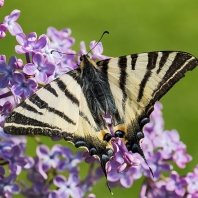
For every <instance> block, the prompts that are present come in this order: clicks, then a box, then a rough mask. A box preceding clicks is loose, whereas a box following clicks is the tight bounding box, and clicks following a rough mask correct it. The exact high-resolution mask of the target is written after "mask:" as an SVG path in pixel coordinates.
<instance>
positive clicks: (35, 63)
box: [23, 53, 55, 83]
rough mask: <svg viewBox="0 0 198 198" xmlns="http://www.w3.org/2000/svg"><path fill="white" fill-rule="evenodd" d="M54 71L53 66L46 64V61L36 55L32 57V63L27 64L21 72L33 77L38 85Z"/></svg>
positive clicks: (45, 80) (40, 55)
mask: <svg viewBox="0 0 198 198" xmlns="http://www.w3.org/2000/svg"><path fill="white" fill-rule="evenodd" d="M54 71H55V65H54V64H53V63H51V62H48V61H47V59H46V58H45V57H44V56H43V55H42V54H41V53H36V54H35V55H34V56H33V60H32V63H28V64H26V65H25V66H24V68H23V72H24V73H26V74H28V75H35V79H36V81H37V82H39V83H45V82H47V80H48V77H49V76H51V75H52V74H53V73H54Z"/></svg>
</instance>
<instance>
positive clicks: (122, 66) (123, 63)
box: [118, 56, 127, 112]
mask: <svg viewBox="0 0 198 198" xmlns="http://www.w3.org/2000/svg"><path fill="white" fill-rule="evenodd" d="M118 66H119V68H120V78H119V86H120V89H121V90H122V109H123V111H124V112H125V102H126V99H127V94H126V90H125V86H126V79H127V72H126V69H127V57H126V56H120V57H119V60H118Z"/></svg>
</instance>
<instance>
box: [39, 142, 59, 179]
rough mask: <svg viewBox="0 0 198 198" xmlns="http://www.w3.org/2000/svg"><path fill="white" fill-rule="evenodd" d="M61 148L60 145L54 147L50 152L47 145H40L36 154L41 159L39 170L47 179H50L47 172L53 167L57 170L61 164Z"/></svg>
mask: <svg viewBox="0 0 198 198" xmlns="http://www.w3.org/2000/svg"><path fill="white" fill-rule="evenodd" d="M60 147H61V146H60V145H54V146H53V148H52V149H51V150H50V149H49V148H48V147H47V146H46V145H39V146H38V147H37V149H36V153H37V155H38V157H39V159H40V161H39V162H38V170H39V172H40V174H41V175H42V176H43V177H44V178H45V179H47V178H48V176H47V174H46V172H48V171H49V170H50V168H51V167H53V168H55V169H56V168H57V166H58V165H59V163H60V160H61V159H60V155H61V148H60Z"/></svg>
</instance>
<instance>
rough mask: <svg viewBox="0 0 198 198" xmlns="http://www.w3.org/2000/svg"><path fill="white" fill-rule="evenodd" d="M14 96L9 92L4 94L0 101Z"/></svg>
mask: <svg viewBox="0 0 198 198" xmlns="http://www.w3.org/2000/svg"><path fill="white" fill-rule="evenodd" d="M12 95H13V94H12V92H11V91H9V92H7V93H4V94H2V95H0V99H2V98H7V97H9V96H12Z"/></svg>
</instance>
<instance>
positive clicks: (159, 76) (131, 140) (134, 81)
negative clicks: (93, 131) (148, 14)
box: [97, 51, 198, 155]
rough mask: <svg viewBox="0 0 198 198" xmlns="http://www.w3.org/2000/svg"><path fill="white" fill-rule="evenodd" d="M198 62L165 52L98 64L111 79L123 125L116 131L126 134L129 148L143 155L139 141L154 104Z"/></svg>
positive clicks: (184, 54) (186, 56)
mask: <svg viewBox="0 0 198 198" xmlns="http://www.w3.org/2000/svg"><path fill="white" fill-rule="evenodd" d="M197 65H198V60H197V58H195V57H194V56H192V55H191V54H188V53H185V52H174V51H162V52H149V53H142V54H133V55H127V56H121V57H118V58H112V59H107V60H103V61H99V62H97V66H98V68H99V69H100V71H101V72H103V73H105V74H106V75H107V77H108V81H109V85H110V88H111V92H112V94H113V97H114V100H115V103H116V106H117V109H118V111H119V114H120V116H121V118H122V119H121V120H122V122H121V123H120V124H119V125H117V126H115V128H114V129H115V131H117V130H121V131H123V132H124V134H125V135H124V139H123V141H124V142H125V144H126V146H127V148H128V149H129V150H132V151H133V152H138V153H140V154H141V155H143V153H142V150H141V148H140V145H139V141H140V140H141V139H142V138H143V137H144V134H143V132H142V129H143V126H144V125H145V124H146V123H148V122H149V116H150V114H151V112H152V111H153V110H154V104H155V102H156V101H158V100H160V99H161V98H162V97H163V95H164V94H166V92H167V91H168V90H169V89H170V88H171V87H172V86H173V85H174V84H175V83H176V82H177V81H179V80H180V79H181V78H182V77H184V74H185V72H186V71H189V70H192V69H194V68H195V67H196V66H197Z"/></svg>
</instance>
